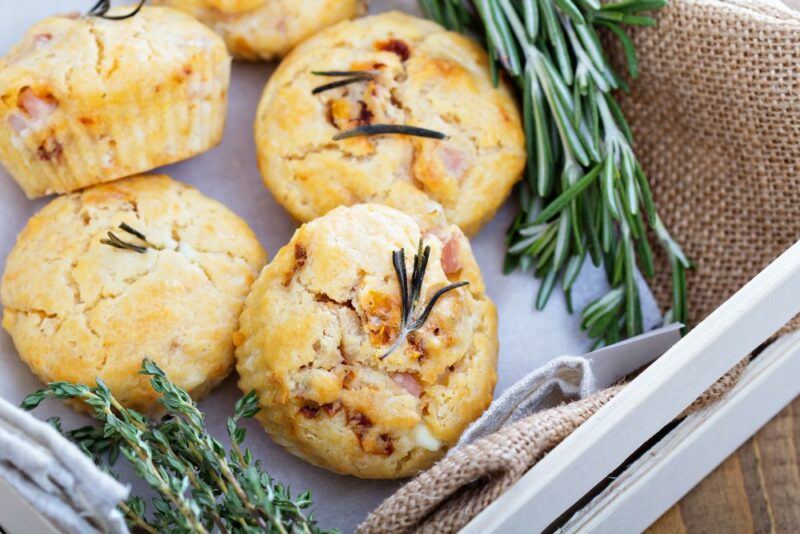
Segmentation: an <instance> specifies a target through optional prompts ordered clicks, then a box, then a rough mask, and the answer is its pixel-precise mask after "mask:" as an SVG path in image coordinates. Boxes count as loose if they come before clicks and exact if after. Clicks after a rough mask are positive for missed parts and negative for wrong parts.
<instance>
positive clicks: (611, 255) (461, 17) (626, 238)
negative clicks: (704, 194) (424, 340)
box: [420, 0, 690, 344]
mask: <svg viewBox="0 0 800 534" xmlns="http://www.w3.org/2000/svg"><path fill="white" fill-rule="evenodd" d="M420 3H421V4H422V6H423V8H424V9H425V10H426V11H427V13H428V14H429V16H431V17H432V18H434V19H435V20H437V21H438V22H439V23H441V24H443V25H444V26H446V27H448V28H449V29H454V30H458V31H472V32H475V33H478V34H479V35H482V36H483V38H484V40H485V43H486V47H487V49H488V51H489V55H490V57H491V58H492V59H493V61H491V62H490V65H491V68H492V75H493V78H494V81H495V84H496V83H498V81H499V73H498V71H499V69H498V67H502V68H503V69H504V70H505V71H506V72H507V73H508V74H509V75H510V76H511V77H512V78H513V79H514V81H515V82H516V84H517V86H518V87H519V90H520V94H521V97H522V107H523V118H524V126H525V133H526V141H527V151H528V168H527V180H526V181H524V182H523V183H521V184H520V186H519V191H520V204H521V211H520V213H519V214H518V216H517V218H516V220H515V221H514V223H513V225H512V226H511V228H510V229H509V232H508V240H507V245H508V252H507V255H506V261H505V270H506V272H510V271H512V270H514V269H516V268H520V269H522V270H531V271H532V272H533V273H534V275H535V276H536V277H537V278H541V279H542V283H541V285H540V288H539V293H538V295H537V298H536V308H537V309H542V308H544V307H545V305H546V304H547V301H548V299H549V297H550V295H551V293H552V291H553V289H554V288H555V286H556V284H558V283H559V282H560V283H561V286H562V287H563V289H564V292H565V293H566V297H567V305H568V307H569V309H570V311H572V302H571V290H572V286H573V284H574V282H575V280H576V279H577V277H578V274H579V273H580V271H581V269H582V267H583V265H584V262H585V260H586V257H587V256H588V257H589V258H590V259H591V261H592V263H593V264H594V265H596V266H599V265H603V266H604V268H605V272H606V276H607V279H608V282H609V285H610V286H611V289H610V291H609V292H608V293H607V294H606V295H604V296H603V297H601V298H600V299H598V300H596V301H595V302H593V303H591V304H590V305H589V306H587V308H585V309H584V310H583V312H582V313H581V316H582V319H583V322H582V327H583V328H584V329H585V330H587V331H588V333H589V335H590V336H591V337H593V338H595V339H596V340H597V344H604V343H605V344H611V343H614V342H616V341H618V340H619V339H621V338H624V337H629V336H633V335H636V334H638V333H641V332H642V329H643V327H642V320H641V314H642V312H641V302H640V296H639V293H638V290H637V286H636V283H635V272H636V269H637V267H638V268H639V269H641V271H642V272H643V273H644V275H645V276H647V277H652V276H653V275H654V265H653V251H652V250H651V248H650V245H649V243H648V240H647V233H648V229H649V230H652V232H653V234H654V235H655V237H656V238H657V240H658V242H659V243H660V244H661V246H662V248H663V249H664V251H665V252H666V255H667V257H668V259H669V262H670V265H671V268H672V273H673V285H674V291H673V295H674V296H673V305H672V310H670V312H668V314H667V317H666V318H665V320H669V321H679V322H683V323H685V322H686V321H687V310H686V287H685V276H686V275H685V271H686V269H689V268H690V263H689V261H688V259H687V258H686V256H685V255H684V254H683V252H682V251H681V249H680V247H679V246H678V244H677V243H676V242H675V240H674V239H673V238H672V237H671V236H670V234H669V232H668V231H667V229H666V228H665V226H664V224H663V223H662V221H661V219H660V218H659V216H658V213H657V212H656V208H655V204H654V201H653V196H652V193H651V191H650V185H649V183H648V180H647V177H646V176H645V174H644V171H643V170H642V167H641V165H640V164H639V162H638V160H637V158H636V155H635V153H634V151H633V148H632V144H633V141H632V135H631V131H630V128H629V127H628V124H627V123H626V121H625V118H624V116H623V114H622V111H621V110H620V107H619V105H618V104H617V102H616V101H615V100H614V98H613V97H612V96H611V91H613V90H615V89H627V86H626V84H625V81H624V80H623V79H622V78H620V77H619V76H618V75H617V74H616V73H615V72H614V70H613V69H612V67H611V64H610V63H609V61H608V59H607V57H606V54H605V52H604V50H603V46H602V44H601V41H600V38H599V36H598V34H597V32H596V27H598V26H600V27H604V28H608V29H610V30H611V32H612V33H613V34H614V35H615V36H616V37H617V38H618V39H619V40H620V42H621V44H622V47H623V50H624V52H625V56H626V60H627V64H628V70H629V73H630V75H631V77H632V78H635V77H636V75H637V74H638V63H637V60H636V51H635V50H634V47H633V44H632V41H631V40H630V38H629V37H628V35H627V33H626V32H625V30H624V29H623V26H624V25H632V26H652V25H654V24H655V19H653V18H652V17H649V16H646V15H642V14H641V13H642V12H645V11H650V10H653V9H658V8H661V7H663V6H664V5H666V0H622V1H618V2H612V3H606V4H604V5H601V3H600V1H599V0H580V1H577V2H576V1H575V0H521V1H519V0H518V1H514V0H420Z"/></svg>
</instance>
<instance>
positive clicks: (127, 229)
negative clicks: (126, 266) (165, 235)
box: [100, 223, 155, 254]
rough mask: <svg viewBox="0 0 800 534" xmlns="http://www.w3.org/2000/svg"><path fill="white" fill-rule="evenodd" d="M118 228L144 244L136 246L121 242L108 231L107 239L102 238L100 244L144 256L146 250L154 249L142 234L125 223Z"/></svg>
mask: <svg viewBox="0 0 800 534" xmlns="http://www.w3.org/2000/svg"><path fill="white" fill-rule="evenodd" d="M119 228H120V230H122V231H123V232H125V233H128V234H130V235H132V236H134V237H136V238H138V239H140V240H141V241H142V243H144V244H143V245H137V244H136V243H129V242H127V241H123V240H122V239H120V238H119V237H117V235H116V234H115V233H114V232H112V231H110V230H109V231H108V234H107V235H108V238H103V239H101V240H100V242H101V243H102V244H104V245H109V246H112V247H114V248H119V249H123V250H133V251H134V252H138V253H140V254H144V253H145V252H147V249H148V248H155V245H153V244H152V243H150V242H149V241H148V240H147V237H145V235H144V234H143V233H141V232H140V231H138V230H136V229H135V228H132V227H131V226H129V225H128V224H127V223H122V224H120V225H119Z"/></svg>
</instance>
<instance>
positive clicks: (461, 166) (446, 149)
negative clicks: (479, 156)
mask: <svg viewBox="0 0 800 534" xmlns="http://www.w3.org/2000/svg"><path fill="white" fill-rule="evenodd" d="M439 157H440V158H441V160H442V163H444V167H445V169H447V172H448V173H449V174H451V175H452V176H455V177H456V178H461V177H462V176H463V175H464V172H466V170H467V161H466V159H465V158H464V153H463V152H461V151H460V150H458V149H455V148H453V147H451V146H447V145H444V146H442V147H441V148H440V149H439Z"/></svg>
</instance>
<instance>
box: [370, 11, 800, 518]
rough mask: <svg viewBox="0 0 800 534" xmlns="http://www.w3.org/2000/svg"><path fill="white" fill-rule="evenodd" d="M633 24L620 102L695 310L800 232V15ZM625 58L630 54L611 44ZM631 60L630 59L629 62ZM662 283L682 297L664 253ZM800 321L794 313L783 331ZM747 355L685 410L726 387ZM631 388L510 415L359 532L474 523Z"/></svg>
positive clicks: (669, 14)
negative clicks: (632, 74)
mask: <svg viewBox="0 0 800 534" xmlns="http://www.w3.org/2000/svg"><path fill="white" fill-rule="evenodd" d="M657 18H658V27H657V28H647V29H643V30H641V31H634V32H632V37H633V38H634V41H635V43H636V47H637V50H638V52H639V60H640V76H639V79H637V80H636V81H635V82H634V83H633V84H632V92H631V94H630V95H626V96H621V97H620V98H621V104H622V106H623V109H624V110H625V112H626V116H627V117H628V118H629V120H630V123H631V127H632V129H633V132H634V135H635V140H636V150H637V154H638V155H639V157H640V160H641V162H642V165H643V167H644V169H645V171H646V172H647V173H648V175H649V176H650V180H651V183H652V186H653V190H654V194H655V197H656V201H657V205H658V207H659V210H660V212H661V215H662V217H663V219H664V221H665V223H666V224H667V226H668V227H669V228H670V230H671V232H672V234H673V235H674V236H676V237H677V239H678V240H679V241H680V243H681V244H682V246H683V248H684V251H685V252H686V253H687V255H688V256H689V257H690V258H691V259H692V260H693V262H694V263H695V269H694V270H693V271H692V272H690V273H689V275H688V280H687V284H688V308H689V313H690V320H691V322H693V323H696V322H698V321H700V320H702V319H703V318H704V317H705V316H707V315H708V314H709V313H710V312H711V311H713V310H714V309H715V308H716V307H717V306H719V305H720V304H721V303H722V302H723V301H725V300H726V299H727V298H728V297H730V296H731V295H732V294H733V293H734V292H735V291H736V290H737V289H739V288H740V287H742V286H743V285H744V284H745V283H746V282H747V281H749V280H750V279H751V278H752V277H753V276H755V275H756V274H757V273H758V272H759V271H761V270H762V269H763V268H764V267H766V265H767V264H768V263H769V262H770V261H772V260H773V259H775V258H776V257H777V256H778V255H779V254H780V253H781V252H783V251H784V250H786V249H787V248H789V246H791V245H792V244H793V243H794V242H795V241H797V240H798V238H800V187H799V186H800V15H798V14H797V13H794V12H792V11H790V10H789V9H788V8H784V7H782V6H781V5H778V4H767V3H763V2H755V1H747V0H729V1H726V2H721V1H717V0H670V5H669V6H668V7H667V8H665V9H663V10H661V11H660V12H659V13H658V15H657ZM610 50H611V54H612V56H613V58H614V60H615V62H616V63H618V64H620V65H621V63H620V60H621V58H622V55H621V54H620V50H619V48H618V47H617V46H613V45H612V46H611V47H610ZM619 70H620V71H622V69H619ZM657 262H658V267H659V268H658V273H659V274H658V275H657V277H656V278H655V279H654V280H653V281H652V288H653V291H654V293H655V295H656V298H657V299H658V301H659V303H660V304H661V305H662V306H663V307H665V308H666V307H668V306H669V303H670V301H671V291H672V289H671V287H672V284H671V279H670V275H669V269H668V265H667V263H666V259H665V258H664V257H663V256H661V257H657ZM798 326H800V321H798V318H795V320H793V321H792V322H791V323H790V324H789V325H787V327H786V328H785V329H784V331H785V330H788V329H794V328H796V327H798ZM743 369H744V362H742V363H740V364H739V365H737V366H736V367H735V368H734V369H733V370H732V371H731V372H730V373H729V374H728V375H726V376H725V377H723V379H721V380H720V381H719V382H718V383H717V384H715V385H714V386H713V387H712V388H711V389H710V390H708V391H707V392H706V393H705V394H704V395H703V396H701V397H700V398H699V399H698V400H696V401H695V402H694V403H693V404H692V405H691V406H690V407H688V408H687V412H688V411H691V410H695V409H698V408H700V407H702V406H704V405H705V404H708V403H709V402H713V401H714V400H715V399H716V398H718V397H719V396H721V395H722V394H724V393H725V392H726V391H727V390H728V389H729V388H730V387H731V385H732V384H733V383H735V381H736V379H737V378H738V376H739V375H740V373H741V371H742V370H743ZM621 387H622V386H615V387H613V388H610V389H607V390H605V391H601V392H600V393H598V394H596V395H594V396H592V397H589V398H587V399H583V400H580V401H577V402H573V403H571V404H567V405H563V406H559V407H557V408H553V409H550V410H546V411H544V412H540V413H537V414H535V415H533V416H530V417H528V418H527V419H523V420H522V421H519V422H517V423H514V424H512V425H509V426H507V427H505V428H503V429H502V430H500V431H499V432H497V433H496V434H494V435H491V436H489V437H487V438H484V439H482V440H480V441H477V442H475V443H473V444H470V445H467V446H465V447H462V448H459V449H457V450H455V451H453V453H451V454H450V455H448V456H447V457H445V458H444V459H443V460H441V461H440V462H439V463H437V464H436V465H434V466H433V467H432V468H431V469H429V470H428V471H426V472H423V473H421V474H420V475H418V476H417V477H416V478H414V479H413V480H411V481H410V482H408V483H407V484H406V485H405V486H403V487H402V488H401V489H400V490H399V491H398V492H397V493H395V494H394V495H393V496H391V497H390V498H389V499H387V500H386V501H385V502H384V503H383V504H382V505H381V506H380V507H379V508H377V509H376V510H375V511H374V512H373V513H372V514H371V515H370V516H369V517H368V518H367V519H366V520H365V522H364V523H363V524H362V525H361V526H360V527H359V532H362V533H368V532H369V533H371V532H410V531H420V532H437V533H440V532H452V531H456V530H458V529H459V528H461V527H463V526H464V525H465V524H466V523H467V522H469V521H470V520H471V519H472V518H473V517H475V515H477V514H478V512H480V511H481V510H482V509H483V508H485V507H486V506H487V505H488V504H489V503H491V502H492V501H493V500H494V499H496V498H497V497H498V496H499V495H500V494H501V493H503V492H504V491H505V490H506V489H507V488H508V487H509V486H511V485H512V484H514V483H515V482H516V481H517V480H518V479H519V478H520V477H521V476H522V475H523V474H524V473H525V472H526V471H527V470H528V469H530V467H531V466H532V465H534V464H535V463H536V462H537V461H538V460H539V459H540V458H541V457H542V456H544V455H545V454H546V453H547V452H548V451H549V450H551V449H552V448H553V447H555V446H556V445H557V444H558V443H560V442H561V440H563V439H564V438H565V437H566V436H568V435H569V434H570V433H571V432H572V431H573V430H574V429H575V428H577V427H578V426H579V425H580V424H581V423H583V421H585V420H586V419H587V418H589V417H590V416H591V415H592V414H594V413H595V412H596V411H597V410H598V409H599V408H600V407H601V406H603V405H604V404H605V403H606V402H608V401H609V400H610V399H611V398H612V397H613V396H614V395H615V394H616V393H617V392H619V391H620V389H621Z"/></svg>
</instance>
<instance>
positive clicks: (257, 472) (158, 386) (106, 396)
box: [22, 360, 321, 533]
mask: <svg viewBox="0 0 800 534" xmlns="http://www.w3.org/2000/svg"><path fill="white" fill-rule="evenodd" d="M141 374H144V375H147V376H149V377H150V382H151V385H152V387H153V389H154V390H155V391H156V392H158V393H159V394H160V395H161V398H160V399H159V402H160V403H161V404H162V405H163V406H164V408H165V409H166V412H167V414H166V415H165V416H164V417H163V418H162V419H160V420H159V421H157V422H151V421H148V420H147V419H146V418H145V417H144V416H143V415H141V414H140V413H138V412H136V411H135V410H131V409H128V408H125V407H123V406H122V405H121V404H120V403H119V402H118V401H117V399H116V398H115V397H114V396H113V395H112V394H111V393H110V392H109V390H108V388H107V387H106V386H105V384H104V383H103V381H102V380H100V379H98V380H97V385H96V386H95V387H91V388H90V387H88V386H84V385H76V384H70V383H67V382H54V383H52V384H50V385H49V386H48V387H47V388H46V389H42V390H39V391H36V392H34V393H31V394H30V395H28V396H27V397H26V398H25V399H24V400H23V401H22V406H23V408H25V409H27V410H32V409H34V408H36V407H37V406H38V405H39V404H40V403H41V402H42V401H43V400H45V399H47V398H58V399H77V400H80V401H82V402H84V403H85V404H86V405H88V406H89V407H90V408H91V409H92V411H93V415H94V418H95V419H97V420H98V421H100V422H101V423H102V424H101V426H100V427H98V428H95V427H83V428H79V429H77V430H73V431H70V432H67V433H66V435H67V436H68V437H69V438H70V439H72V440H73V441H75V442H76V443H77V444H78V446H79V447H81V449H83V450H84V452H86V453H87V454H88V455H90V456H91V457H92V458H93V459H94V460H95V462H96V463H98V464H99V465H101V467H103V468H105V469H107V470H108V469H110V467H111V466H112V465H113V464H114V461H115V460H116V456H115V453H114V451H118V452H120V453H122V455H123V456H124V457H125V458H126V459H127V460H128V461H129V462H130V463H131V465H132V466H133V468H134V470H135V471H136V473H137V474H138V475H139V476H140V477H142V478H143V479H144V480H145V481H146V482H147V483H148V485H149V486H150V487H151V488H152V489H153V490H155V492H156V494H157V496H156V497H155V498H153V500H152V505H153V512H152V515H151V517H148V514H147V510H146V506H145V502H144V500H143V499H141V498H140V497H132V498H131V499H130V500H129V501H128V502H126V503H124V504H122V505H120V510H121V511H122V512H123V513H124V514H125V516H126V518H127V520H128V523H129V525H130V526H131V528H134V529H137V528H138V529H141V530H144V531H146V532H152V533H155V532H165V531H169V532H174V531H185V532H200V533H204V532H211V531H215V532H223V533H227V532H236V533H239V532H242V533H245V532H270V533H288V532H305V533H316V532H321V531H320V529H319V528H318V527H317V525H316V522H315V521H314V519H313V515H311V514H308V515H307V514H306V509H308V508H309V507H310V506H311V495H310V493H308V492H306V493H302V494H300V495H299V496H298V497H296V498H294V499H293V498H292V496H291V492H290V490H289V489H288V488H286V487H284V486H283V485H281V484H279V483H277V482H275V481H273V480H272V479H271V478H270V477H269V475H267V474H266V473H265V472H264V471H263V468H262V466H261V463H260V462H259V461H257V460H256V461H254V459H253V457H252V454H251V453H250V451H248V450H246V449H245V450H242V448H241V444H242V442H243V441H244V438H245V429H244V428H242V427H239V426H238V424H237V423H238V422H239V420H241V419H245V418H250V417H253V416H254V415H255V414H256V413H257V412H258V410H259V405H258V397H257V396H256V395H255V393H253V392H251V393H249V394H248V395H245V396H244V397H242V398H241V399H240V400H239V401H238V402H237V403H236V406H235V409H234V415H233V417H231V418H229V419H228V424H227V429H228V435H229V438H230V442H231V449H230V452H229V453H227V455H226V452H225V449H224V448H223V447H222V444H221V443H220V442H219V441H217V440H216V439H214V438H213V437H211V436H210V435H209V434H208V432H207V430H206V427H205V421H204V417H203V414H202V413H201V412H200V411H199V410H198V409H197V406H196V405H195V403H194V401H192V399H191V398H190V397H189V395H188V394H187V393H186V392H185V391H184V390H182V389H181V388H179V387H177V386H175V385H174V384H173V383H172V382H170V381H169V379H168V378H167V377H166V375H165V374H164V373H163V371H161V369H159V368H158V366H157V365H156V364H154V363H153V362H152V361H149V360H145V361H144V362H143V364H142V371H141ZM50 422H51V424H53V425H54V426H55V427H56V428H57V429H58V430H61V424H60V421H58V420H57V419H51V420H50Z"/></svg>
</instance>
